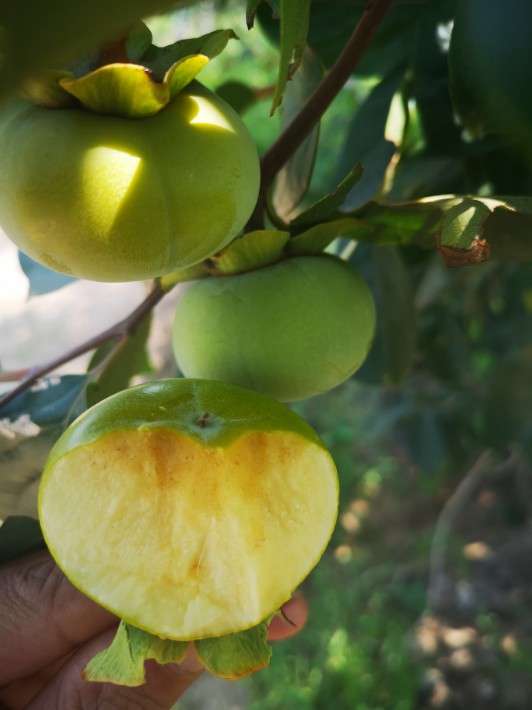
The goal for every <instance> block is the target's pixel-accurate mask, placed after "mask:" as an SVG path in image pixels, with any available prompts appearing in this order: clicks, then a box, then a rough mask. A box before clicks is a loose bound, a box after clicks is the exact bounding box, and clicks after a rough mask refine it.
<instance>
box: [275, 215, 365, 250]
mask: <svg viewBox="0 0 532 710" xmlns="http://www.w3.org/2000/svg"><path fill="white" fill-rule="evenodd" d="M358 225H359V222H358V220H356V219H353V218H352V217H345V218H343V219H336V220H334V221H331V222H323V224H317V225H315V226H314V227H311V228H310V229H307V230H306V231H304V232H300V234H298V235H297V236H295V237H292V239H290V241H289V242H288V244H287V246H286V253H287V254H288V255H289V256H304V255H306V254H320V253H321V252H322V251H324V249H326V248H327V247H328V246H329V244H331V243H332V242H333V241H334V240H335V239H336V238H337V237H340V236H344V235H345V234H348V233H349V232H352V231H353V230H355V229H356V228H357V227H358Z"/></svg>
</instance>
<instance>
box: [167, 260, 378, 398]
mask: <svg viewBox="0 0 532 710" xmlns="http://www.w3.org/2000/svg"><path fill="white" fill-rule="evenodd" d="M374 333H375V306H374V301H373V297H372V295H371V293H370V291H369V289H368V287H367V285H366V284H365V282H364V281H363V280H362V278H361V277H360V276H359V275H358V273H357V272H356V271H355V270H354V269H353V268H351V267H350V266H349V265H348V264H346V263H345V262H344V261H342V260H341V259H338V258H337V257H333V256H330V255H319V256H301V257H296V258H291V259H286V260H284V261H280V262H278V263H276V264H273V265H271V266H267V267H264V268H261V269H257V270H255V271H250V272H247V273H242V274H238V275H234V276H222V277H216V278H206V279H203V280H201V281H196V282H193V283H191V284H190V285H188V286H187V287H186V288H185V290H184V293H183V295H182V297H181V298H180V300H179V302H178V305H177V309H176V313H175V320H174V328H173V344H174V352H175V355H176V359H177V364H178V366H179V368H180V369H181V371H182V372H183V373H184V374H185V375H186V376H188V377H206V378H209V379H214V380H221V381H222V382H231V383H233V384H237V385H240V386H242V387H249V388H250V389H254V390H256V391H258V392H262V393H264V394H267V395H270V396H271V397H275V398H276V399H279V400H281V401H286V402H289V401H296V400H300V399H305V398H307V397H311V396H313V395H317V394H320V393H322V392H325V391H327V390H330V389H332V388H333V387H336V386H337V385H339V384H340V383H341V382H343V381H344V380H346V379H347V378H348V377H350V376H351V375H352V374H353V373H354V372H355V371H356V370H357V369H358V368H359V367H360V366H361V365H362V363H363V362H364V360H365V358H366V355H367V353H368V350H369V347H370V345H371V343H372V341H373V336H374Z"/></svg>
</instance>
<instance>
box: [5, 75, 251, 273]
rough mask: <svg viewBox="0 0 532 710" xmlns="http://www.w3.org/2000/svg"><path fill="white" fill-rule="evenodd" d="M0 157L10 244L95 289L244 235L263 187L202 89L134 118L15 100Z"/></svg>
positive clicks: (239, 133)
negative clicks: (92, 284)
mask: <svg viewBox="0 0 532 710" xmlns="http://www.w3.org/2000/svg"><path fill="white" fill-rule="evenodd" d="M0 155H1V159H2V171H1V174H0V226H1V227H2V228H3V229H4V231H5V232H6V234H7V236H8V237H9V238H10V239H11V240H12V241H13V242H15V244H16V245H17V246H18V247H19V248H20V249H21V250H22V251H24V252H26V253H27V254H28V255H29V256H31V257H32V258H34V259H35V260H36V261H38V262H40V263H42V264H44V265H45V266H47V267H49V268H52V269H54V270H56V271H60V272H62V273H66V274H71V275H73V276H77V277H79V278H85V279H90V280H95V281H136V280H143V279H150V278H155V277H157V276H161V275H163V274H166V273H169V272H171V271H175V270H177V269H180V268H184V267H187V266H190V265H192V264H194V263H197V262H199V261H202V260H203V259H205V258H207V257H208V256H210V255H211V254H213V253H214V252H216V251H218V250H219V249H221V248H223V246H225V245H226V244H227V243H229V241H231V240H232V239H233V238H234V237H235V236H236V235H237V234H238V233H239V231H240V230H241V229H242V227H243V226H244V225H245V223H246V222H247V220H248V218H249V216H250V214H251V212H252V210H253V208H254V206H255V202H256V197H257V194H258V189H259V162H258V156H257V151H256V148H255V145H254V144H253V141H252V139H251V137H250V135H249V133H248V131H247V129H246V127H245V126H244V124H243V122H242V121H241V119H240V117H239V116H238V115H237V114H236V113H235V112H234V111H233V109H232V108H231V107H230V106H228V104H226V103H225V102H224V101H222V100H221V99H220V98H218V97H217V96H216V95H215V94H213V93H212V92H210V91H209V90H208V89H206V88H205V87H203V86H201V85H200V84H198V83H197V82H193V83H192V84H191V85H190V86H189V87H186V89H184V90H183V91H182V92H181V93H179V94H178V95H177V96H176V97H175V98H174V99H173V100H172V101H171V102H170V104H169V105H168V106H166V107H165V108H164V109H162V110H161V111H160V112H159V113H158V114H156V115H154V116H150V117H147V118H141V119H130V118H122V117H117V116H107V115H98V114H94V113H91V112H89V111H87V110H85V109H83V108H68V109H58V110H53V109H47V108H42V107H39V106H36V105H34V104H31V103H29V102H28V101H25V100H23V99H13V100H12V101H10V102H9V104H6V105H5V107H4V108H3V110H2V112H1V114H0Z"/></svg>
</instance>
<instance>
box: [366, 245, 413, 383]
mask: <svg viewBox="0 0 532 710" xmlns="http://www.w3.org/2000/svg"><path fill="white" fill-rule="evenodd" d="M366 250H367V247H366ZM357 251H358V250H357ZM364 256H365V260H366V263H365V264H360V259H361V253H359V254H356V253H355V258H354V259H353V263H354V264H355V266H357V267H358V268H362V273H363V275H364V276H365V278H367V280H368V282H369V284H370V286H371V290H372V293H373V295H374V297H375V303H376V307H377V329H376V333H375V339H374V341H373V345H372V347H371V349H370V351H369V354H368V357H367V359H366V361H365V363H364V364H363V365H362V367H361V368H360V370H359V371H358V373H356V374H355V379H360V380H362V381H367V382H372V383H380V384H384V385H398V384H400V383H401V382H402V381H403V380H404V378H405V377H406V375H407V374H408V372H409V370H410V367H411V365H412V362H413V359H414V355H415V349H416V337H417V325H418V324H417V312H416V308H415V303H414V295H415V292H414V285H413V283H412V278H411V275H410V273H409V271H408V270H407V268H406V266H405V263H404V261H403V259H402V256H401V254H400V252H399V250H398V249H397V248H396V247H378V248H373V249H370V250H369V251H366V252H365V253H364Z"/></svg>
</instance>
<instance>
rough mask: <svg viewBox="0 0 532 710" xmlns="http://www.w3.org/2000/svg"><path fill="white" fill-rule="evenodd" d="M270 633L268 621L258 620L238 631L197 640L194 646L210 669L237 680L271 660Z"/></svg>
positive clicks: (201, 659) (224, 676) (214, 672)
mask: <svg viewBox="0 0 532 710" xmlns="http://www.w3.org/2000/svg"><path fill="white" fill-rule="evenodd" d="M267 635H268V630H267V627H266V624H259V625H258V626H254V627H253V628H252V629H248V630H247V631H240V632H239V633H236V634H227V635H226V636H219V637H217V638H208V639H201V640H200V641H194V649H195V651H196V654H197V656H198V658H199V659H200V661H201V662H202V663H203V665H204V666H205V668H206V669H207V670H208V671H209V672H210V673H212V674H213V675H216V676H218V677H219V678H225V679H227V680H236V679H238V678H243V677H244V676H247V675H250V674H251V673H254V672H255V671H258V670H260V669H261V668H265V667H266V666H267V665H268V664H269V662H270V656H271V647H270V646H269V644H268V642H267V641H266V638H267Z"/></svg>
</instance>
